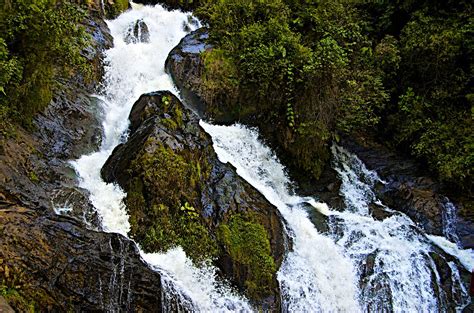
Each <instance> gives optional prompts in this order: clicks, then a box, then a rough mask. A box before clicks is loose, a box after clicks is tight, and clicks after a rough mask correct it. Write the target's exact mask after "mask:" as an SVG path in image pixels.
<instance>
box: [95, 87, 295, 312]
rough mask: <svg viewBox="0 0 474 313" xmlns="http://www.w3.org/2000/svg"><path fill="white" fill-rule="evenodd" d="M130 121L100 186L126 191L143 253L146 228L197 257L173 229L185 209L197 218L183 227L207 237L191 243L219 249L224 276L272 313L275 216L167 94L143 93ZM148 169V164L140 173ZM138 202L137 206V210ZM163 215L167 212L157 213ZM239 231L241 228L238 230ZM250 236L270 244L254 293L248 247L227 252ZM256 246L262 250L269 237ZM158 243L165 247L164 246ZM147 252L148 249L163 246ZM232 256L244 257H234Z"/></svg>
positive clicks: (275, 300)
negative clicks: (268, 273) (268, 262)
mask: <svg viewBox="0 0 474 313" xmlns="http://www.w3.org/2000/svg"><path fill="white" fill-rule="evenodd" d="M129 119H130V135H129V140H128V141H127V142H126V143H125V144H123V145H120V146H118V147H117V148H116V149H115V150H114V152H113V153H112V155H111V156H110V158H109V159H108V160H107V162H106V163H105V165H104V167H103V168H102V171H101V173H102V177H103V178H104V180H105V181H107V182H117V183H119V185H120V186H121V187H122V188H123V189H124V190H126V191H127V192H128V196H127V199H126V203H127V205H128V210H129V212H130V214H131V219H132V220H133V219H134V218H135V219H137V223H138V224H137V225H138V226H136V227H137V228H134V226H133V223H132V234H133V235H134V238H135V239H136V240H137V241H139V242H141V243H145V247H147V245H146V243H147V242H148V243H149V240H148V239H146V238H150V237H146V236H144V232H145V231H146V229H147V228H148V229H151V228H152V227H168V228H170V227H171V228H172V229H175V231H174V232H170V234H171V235H175V236H177V237H178V238H176V240H177V243H179V244H181V245H183V248H184V249H185V251H186V253H187V254H188V255H191V256H192V255H195V258H196V251H195V250H196V249H199V248H197V247H194V246H193V244H196V243H189V242H187V241H186V240H185V238H184V239H183V238H180V236H182V232H181V231H180V230H179V228H180V227H182V226H179V225H180V224H179V223H181V222H179V221H182V219H180V218H179V216H183V214H186V213H185V212H186V210H191V211H192V212H196V213H197V214H198V216H196V217H195V218H194V219H193V221H194V222H193V223H194V224H192V225H194V226H189V224H188V225H187V226H184V227H185V228H191V227H196V224H195V223H198V224H199V225H202V226H199V228H196V229H202V227H204V235H203V236H204V237H206V238H201V242H200V243H199V242H198V243H197V244H198V245H200V246H202V245H205V244H206V245H208V246H209V250H212V249H214V248H213V247H214V246H215V245H216V243H217V246H218V251H220V252H218V253H217V261H216V262H215V264H216V265H217V266H218V267H219V268H220V270H221V271H222V273H223V274H224V276H225V277H226V278H227V279H230V280H231V281H232V282H234V283H235V284H236V285H237V286H238V287H239V289H240V290H243V291H245V292H246V293H247V295H248V296H249V297H250V298H251V299H252V300H253V301H254V303H255V304H256V305H257V306H258V307H261V308H262V309H265V310H278V309H279V307H280V297H279V291H278V283H277V281H276V269H277V268H278V267H279V266H280V264H281V262H282V260H283V257H284V254H285V245H286V241H287V240H288V239H287V238H286V235H285V233H284V230H283V225H282V220H283V219H282V217H281V216H280V213H279V212H278V210H277V209H276V208H275V207H274V206H273V205H271V204H270V203H269V202H268V201H267V200H266V199H265V198H264V197H263V196H262V195H261V194H260V193H259V192H258V191H257V190H256V189H255V188H253V187H252V186H251V185H250V184H248V183H247V182H245V181H244V180H243V179H241V178H240V177H239V176H238V175H237V173H236V171H235V169H234V168H233V167H232V166H231V165H229V164H223V163H221V162H220V161H219V160H218V158H217V155H216V154H215V152H214V150H213V147H212V140H211V138H210V136H209V135H208V134H207V133H205V131H204V130H202V129H201V127H200V126H199V124H198V122H199V120H198V117H197V116H196V115H195V114H194V113H193V112H192V111H191V110H189V109H188V108H186V107H185V106H184V105H183V104H182V103H181V102H179V100H178V99H177V98H176V97H175V96H174V95H172V94H171V93H169V92H154V93H149V94H145V95H142V96H141V97H140V98H139V100H138V101H137V102H136V103H135V104H134V106H133V108H132V111H131V113H130V117H129ZM163 158H164V159H163ZM148 163H149V164H152V166H151V167H146V164H148ZM165 167H166V168H165ZM196 170H197V172H198V174H196V172H195V171H196ZM180 173H183V174H180ZM153 175H157V178H155V179H152V180H149V179H148V177H150V176H153ZM153 177H154V176H153ZM158 177H162V179H159V178H158ZM173 199H175V200H173ZM137 201H138V202H139V203H141V204H140V205H139V206H136V207H135V203H136V202H137ZM153 207H155V208H157V209H153ZM179 207H181V209H180V210H178V209H179ZM158 208H161V209H158ZM186 208H189V209H186ZM154 210H158V211H154ZM159 210H161V211H159ZM164 210H167V212H168V211H169V213H166V214H164V213H160V212H164ZM147 212H148V213H147ZM149 212H155V213H149ZM183 212H184V213H183ZM147 214H148V216H147ZM149 214H158V216H159V217H155V219H156V218H160V219H161V221H162V222H163V223H168V222H169V223H171V225H173V226H164V225H161V224H156V225H155V226H152V225H153V224H151V223H153V222H150V218H151V217H150V216H149ZM193 214H194V213H193ZM153 216H157V215H153ZM176 216H178V218H177V217H176ZM184 216H185V215H184ZM243 225H247V226H246V227H244V228H242V226H243ZM150 227H151V228H150ZM253 230H254V231H256V233H255V234H261V233H260V232H263V237H267V238H268V242H269V250H270V257H271V258H272V259H273V260H274V263H275V266H276V268H275V269H274V270H273V274H272V277H271V282H266V281H265V280H264V279H262V282H258V281H257V282H256V283H262V285H255V286H254V287H252V286H253V285H252V284H254V283H255V281H254V279H255V277H256V276H253V275H260V274H257V273H258V272H259V271H261V270H262V268H254V267H251V266H252V265H251V264H253V263H252V257H254V256H250V255H247V254H246V253H248V251H247V250H246V249H253V247H252V245H251V244H249V245H247V244H246V243H245V241H243V242H241V244H239V246H238V247H234V246H232V242H234V240H242V239H238V238H237V237H235V236H245V234H246V232H248V231H253ZM168 231H169V229H168ZM201 231H202V230H201ZM206 232H209V233H206ZM153 234H155V231H153ZM154 236H156V235H154ZM190 236H192V235H190ZM259 238H260V237H259ZM147 240H148V241H147ZM160 240H161V239H160ZM208 240H211V242H210V243H209V242H208ZM243 240H245V238H243ZM254 240H255V238H254ZM262 240H263V241H262V242H261V243H262V244H263V245H265V240H267V239H263V238H262ZM160 242H162V243H164V244H166V243H167V241H166V240H161V241H160ZM175 244H176V242H175ZM252 244H253V243H252ZM255 246H258V242H255ZM148 247H150V250H154V249H155V248H154V247H156V248H158V249H160V248H161V249H162V248H163V247H162V246H161V247H159V246H153V245H148ZM194 248H196V249H194ZM235 249H238V250H235ZM262 249H263V250H265V248H262ZM236 251H240V252H241V253H243V256H241V255H239V256H237V252H236ZM203 252H206V251H203ZM257 252H258V251H257ZM197 257H199V255H197ZM265 288H269V289H265ZM254 292H257V293H258V294H255V293H254Z"/></svg>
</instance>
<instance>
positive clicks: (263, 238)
mask: <svg viewBox="0 0 474 313" xmlns="http://www.w3.org/2000/svg"><path fill="white" fill-rule="evenodd" d="M218 238H219V241H220V242H222V243H223V245H224V249H225V251H226V252H227V253H228V254H229V255H230V257H231V258H232V260H234V263H235V264H234V267H235V268H236V271H237V273H236V275H237V276H241V275H242V274H243V273H238V271H239V270H240V269H241V268H242V265H243V266H245V267H244V270H245V268H249V269H251V271H250V273H249V274H248V275H247V279H246V280H245V282H244V285H245V288H246V293H247V294H249V295H250V296H251V297H252V298H253V299H260V298H262V297H263V296H265V295H267V294H270V293H271V292H272V290H271V289H272V288H276V286H275V283H274V280H273V278H274V275H275V273H276V265H275V261H274V260H273V257H272V255H271V249H270V241H269V238H268V235H267V232H266V230H265V228H264V227H263V226H262V225H261V224H259V223H258V222H257V219H256V218H255V217H254V216H253V215H252V214H251V213H247V214H243V213H242V214H234V215H232V216H231V217H230V220H229V222H228V223H223V224H221V225H220V226H219V229H218ZM239 274H240V275H239Z"/></svg>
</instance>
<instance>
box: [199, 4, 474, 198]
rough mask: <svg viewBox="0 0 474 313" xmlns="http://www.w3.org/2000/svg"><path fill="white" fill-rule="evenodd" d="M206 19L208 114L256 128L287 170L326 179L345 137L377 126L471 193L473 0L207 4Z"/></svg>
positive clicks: (202, 9) (201, 13)
mask: <svg viewBox="0 0 474 313" xmlns="http://www.w3.org/2000/svg"><path fill="white" fill-rule="evenodd" d="M197 14H198V15H199V16H200V17H201V18H202V19H204V20H206V21H207V22H208V23H209V25H210V39H209V40H210V42H211V43H212V44H213V45H214V49H213V50H211V51H210V52H207V53H206V55H205V57H204V58H205V72H206V74H205V78H206V79H205V81H207V82H208V84H207V85H206V87H209V86H210V87H209V88H208V90H207V91H208V93H209V94H213V95H218V96H217V97H216V98H217V101H211V108H210V111H211V112H212V113H213V114H214V115H217V116H218V115H219V113H220V112H226V113H227V114H231V115H232V114H233V116H230V117H228V118H227V119H226V120H232V119H233V120H236V119H240V120H242V119H243V120H245V119H246V118H248V120H251V121H255V120H257V121H258V122H257V124H258V126H263V127H262V131H263V133H264V136H267V137H268V138H270V139H271V140H273V141H276V144H277V145H278V146H279V147H281V148H282V149H283V150H284V152H285V155H286V159H288V160H290V161H289V162H290V165H295V166H296V167H298V168H300V169H303V170H306V171H308V172H310V173H312V175H313V176H315V177H318V176H319V175H320V173H321V171H322V168H323V166H324V164H326V162H327V160H328V158H329V153H328V144H329V142H330V141H331V140H333V139H335V138H338V137H339V133H346V134H353V133H355V132H358V133H360V132H367V131H374V130H376V127H377V125H380V127H379V134H380V135H381V136H382V138H383V140H387V141H390V142H391V143H392V144H394V145H396V146H398V147H400V148H401V149H403V150H405V151H406V152H408V153H410V154H412V155H413V156H415V157H417V158H418V159H419V160H420V161H422V162H424V163H425V164H427V165H428V166H429V168H430V169H431V170H432V171H433V172H435V173H437V174H438V175H439V177H440V178H441V179H442V180H445V181H447V182H449V183H454V184H455V185H457V186H458V187H461V188H464V189H466V190H470V189H471V188H472V166H471V165H470V164H472V157H471V154H472V135H470V133H471V132H472V116H471V113H470V112H471V110H472V105H473V100H472V99H473V98H474V97H473V96H472V95H473V94H474V92H473V90H472V86H473V84H472V51H473V46H474V43H473V38H474V36H473V33H474V30H473V29H474V28H473V25H474V18H473V17H472V4H471V3H470V2H468V1H451V0H450V1H441V0H433V1H428V0H426V1H411V0H402V1H398V0H397V1H395V0H388V1H382V2H380V1H378V2H377V1H376V2H363V1H301V0H278V1H270V0H261V1H250V0H247V1H238V0H220V1H216V0H206V1H202V5H201V7H200V8H199V9H198V10H197ZM219 94H220V95H221V96H219ZM211 97H212V96H211ZM211 97H206V98H207V99H209V98H211ZM213 103H218V105H217V104H216V105H213ZM229 112H230V113H229ZM265 125H273V127H272V128H271V130H270V131H268V130H266V129H265V127H264V126H265ZM265 132H267V133H265ZM268 132H270V133H268ZM450 134H456V136H459V137H452V136H451V137H450ZM275 138H276V139H275ZM437 138H438V139H437ZM448 139H450V140H448Z"/></svg>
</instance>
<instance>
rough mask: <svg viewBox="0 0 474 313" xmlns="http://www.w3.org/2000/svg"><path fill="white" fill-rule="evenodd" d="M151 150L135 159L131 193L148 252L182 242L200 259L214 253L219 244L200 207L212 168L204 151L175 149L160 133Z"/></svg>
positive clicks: (135, 230)
mask: <svg viewBox="0 0 474 313" xmlns="http://www.w3.org/2000/svg"><path fill="white" fill-rule="evenodd" d="M175 124H177V122H176V123H175ZM145 151H146V152H144V153H143V154H142V155H140V156H138V157H137V158H136V159H135V160H134V161H133V163H132V166H131V171H132V174H133V175H132V176H133V177H134V178H133V180H132V182H131V184H130V187H129V191H128V194H127V198H126V205H127V208H128V210H129V212H130V222H131V225H132V229H131V234H132V236H133V237H134V238H136V239H137V240H138V241H139V242H140V243H141V244H142V246H143V249H144V250H145V251H149V252H152V251H166V250H168V249H169V248H172V247H175V246H178V245H179V246H181V247H183V249H184V250H185V251H186V253H187V254H188V256H190V257H191V258H192V259H193V260H195V261H198V262H201V261H204V260H206V259H210V258H211V259H212V258H214V257H215V256H216V254H217V245H216V243H215V242H214V241H213V240H212V236H211V235H210V233H209V230H208V228H207V226H206V224H205V221H204V220H203V218H202V217H201V215H200V214H199V212H200V211H197V210H196V209H195V207H197V205H199V194H200V190H201V188H203V186H202V182H203V181H204V179H205V177H206V176H207V175H208V171H209V168H208V165H207V164H206V162H204V161H201V158H200V156H201V154H202V152H201V151H188V150H182V151H178V152H175V151H173V150H172V149H171V148H168V147H165V146H163V144H162V143H160V142H157V141H156V139H154V138H150V139H149V140H148V141H147V143H146V144H145Z"/></svg>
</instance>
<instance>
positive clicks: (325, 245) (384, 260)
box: [201, 122, 473, 312]
mask: <svg viewBox="0 0 474 313" xmlns="http://www.w3.org/2000/svg"><path fill="white" fill-rule="evenodd" d="M201 126H202V127H203V128H204V129H205V130H206V131H207V132H208V133H209V134H210V135H211V136H212V138H213V142H214V148H215V150H216V153H217V154H218V156H219V159H220V160H221V161H222V162H229V163H231V164H233V165H234V166H235V167H236V168H237V173H238V174H239V175H240V176H241V177H243V178H244V179H245V180H247V181H248V182H249V183H251V184H252V185H253V186H254V187H256V188H257V189H258V190H259V191H260V192H262V194H263V195H264V196H265V197H266V198H267V199H268V200H269V201H270V202H271V203H273V204H274V205H275V206H277V207H278V209H279V210H280V212H281V213H282V215H283V217H284V218H285V219H286V221H287V223H288V227H289V232H290V235H291V237H292V239H293V251H291V252H289V253H288V255H287V258H286V260H285V261H284V264H283V265H282V267H281V269H280V271H279V273H278V279H279V282H280V285H281V287H282V294H283V295H282V297H283V302H284V306H286V308H287V309H288V310H289V311H291V312H357V311H376V312H379V311H384V312H388V311H394V312H436V311H439V310H441V311H443V310H444V309H445V307H444V305H445V304H446V299H445V297H444V296H443V292H440V296H439V297H436V296H435V291H434V290H433V284H432V274H433V275H434V276H435V278H436V279H437V281H436V282H439V279H440V275H439V273H438V272H437V269H436V266H435V264H434V261H433V260H432V258H431V256H430V252H432V241H433V240H434V239H436V238H434V239H433V238H432V236H430V237H429V238H428V237H427V236H425V235H424V234H423V233H422V232H421V231H420V230H419V229H418V228H417V227H416V226H415V225H414V224H413V222H412V221H411V220H410V219H409V218H408V217H407V216H406V215H404V214H401V213H398V212H395V211H393V210H390V209H389V208H387V207H384V206H383V204H381V203H380V202H379V201H377V199H376V196H375V194H374V192H373V191H372V188H373V186H374V184H375V183H376V182H377V181H380V179H379V178H378V176H377V174H376V173H375V172H372V171H368V170H367V169H366V168H365V166H364V164H363V163H362V162H361V161H360V160H359V159H358V158H357V157H355V156H354V155H352V154H350V153H348V152H347V151H345V150H344V149H342V148H340V147H336V146H335V147H333V155H334V166H335V169H336V171H338V172H339V175H340V176H341V179H342V186H341V195H343V196H344V198H345V202H346V208H345V210H344V211H343V212H338V211H334V210H330V209H329V208H328V207H327V206H326V205H324V204H322V203H317V202H316V201H315V200H313V199H310V198H302V197H298V196H295V195H292V194H291V191H290V188H291V182H290V181H289V180H288V178H287V176H286V175H285V171H284V168H283V166H282V165H281V164H280V163H279V162H278V160H277V159H276V158H275V157H274V155H273V154H272V152H271V151H270V149H269V148H268V147H266V146H265V145H264V144H262V143H261V142H260V141H259V139H258V133H257V132H256V131H255V130H251V129H248V128H246V127H244V126H241V125H233V126H215V125H210V124H207V123H204V122H201ZM303 203H311V204H312V205H313V206H314V207H315V208H316V209H318V210H319V211H320V212H321V213H323V214H325V215H328V216H330V217H331V220H332V222H330V225H331V229H332V232H331V234H328V235H326V236H325V235H323V234H320V233H318V231H317V230H316V229H315V228H314V226H313V225H312V224H311V222H310V220H309V219H308V217H307V213H306V211H305V210H304V208H303V206H302V204H303ZM371 203H375V204H378V206H379V207H381V209H382V210H384V211H385V212H386V213H388V215H387V216H386V217H385V218H383V219H381V220H377V219H375V218H374V217H372V215H371V214H370V210H369V204H371ZM430 239H431V240H430ZM446 241H447V240H446ZM445 245H446V244H445ZM450 249H452V250H451V253H450V254H452V255H454V256H456V257H458V258H459V259H460V261H461V263H463V264H465V266H466V267H468V266H469V265H470V264H471V261H470V260H473V258H472V256H473V255H472V251H463V250H460V249H458V248H457V247H456V245H455V244H454V247H453V246H451V247H450ZM369 263H370V264H369ZM448 264H449V267H450V268H451V270H452V273H453V274H452V278H451V279H452V286H453V288H457V290H459V291H460V292H461V294H462V299H461V300H460V301H459V303H456V304H455V305H457V306H458V308H459V307H462V305H464V304H465V301H466V299H467V293H466V290H465V288H464V286H463V285H462V283H461V282H460V278H459V272H458V270H457V268H456V266H455V265H454V263H453V262H449V263H448Z"/></svg>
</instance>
